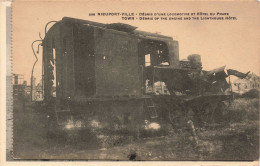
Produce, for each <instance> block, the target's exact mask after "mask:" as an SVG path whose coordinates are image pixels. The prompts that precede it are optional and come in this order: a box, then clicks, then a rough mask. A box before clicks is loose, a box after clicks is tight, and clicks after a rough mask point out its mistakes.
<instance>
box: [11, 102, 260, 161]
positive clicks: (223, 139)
mask: <svg viewBox="0 0 260 166" xmlns="http://www.w3.org/2000/svg"><path fill="white" fill-rule="evenodd" d="M258 110H259V100H258V99H246V98H239V99H235V100H234V101H233V103H232V104H231V106H230V107H229V108H228V113H227V114H226V115H225V116H224V117H223V118H224V120H223V122H221V123H217V124H211V125H206V126H203V127H200V128H196V133H197V137H198V144H196V143H195V140H194V137H193V136H192V135H191V133H190V132H188V131H185V130H180V131H178V132H177V131H174V130H169V131H168V132H167V134H158V133H156V131H151V132H150V134H146V136H140V137H139V138H136V137H133V136H129V135H125V134H111V133H109V132H102V133H100V132H97V131H95V130H93V129H92V128H87V129H84V130H80V131H73V132H74V133H73V132H72V133H69V134H68V133H60V135H59V136H56V135H55V136H54V135H51V134H49V133H48V132H47V131H48V123H46V117H45V116H46V115H45V114H44V113H43V110H41V109H39V107H38V106H35V105H34V104H29V103H26V104H25V105H23V104H22V103H20V102H15V103H14V117H13V118H14V129H13V134H14V138H13V140H14V141H13V149H14V150H13V154H14V157H15V158H16V159H35V160H37V159H46V160H47V159H80V160H175V161H180V160H222V161H223V160H258V157H259V141H258V140H259V111H258ZM195 127H196V126H195ZM79 135H80V137H79Z"/></svg>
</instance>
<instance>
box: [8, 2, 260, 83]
mask: <svg viewBox="0 0 260 166" xmlns="http://www.w3.org/2000/svg"><path fill="white" fill-rule="evenodd" d="M91 12H95V13H97V12H135V13H136V14H138V13H139V12H152V13H155V12H163V13H166V12H168V13H178V12H182V13H183V12H196V13H197V12H222V13H229V14H230V15H231V16H235V17H237V20H236V21H234V20H233V21H226V20H225V21H202V20H201V21H169V20H167V21H166V20H164V21H154V20H152V21H139V20H134V21H132V20H131V21H123V20H122V19H121V17H98V16H95V17H93V16H92V17H90V16H88V15H89V13H91ZM64 16H67V17H74V18H80V19H86V20H92V21H96V22H101V23H115V22H121V23H127V24H130V25H133V26H137V27H138V29H139V30H144V31H148V32H160V34H163V35H167V36H171V37H173V38H174V39H175V40H178V41H179V46H180V48H179V51H180V59H184V58H186V57H187V56H188V55H190V54H200V55H201V58H202V64H203V69H206V70H210V69H213V68H217V67H220V66H223V65H226V66H227V68H233V69H237V70H240V71H242V72H247V71H252V72H254V73H259V62H260V61H259V57H260V28H259V27H260V10H259V4H258V5H257V3H255V2H250V3H249V2H138V3H137V2H135V3H133V2H108V1H107V2H73V3H72V2H18V1H16V2H14V3H13V20H12V23H13V40H12V41H13V51H12V53H13V73H17V74H24V75H25V79H26V80H27V81H28V82H29V80H30V74H31V68H32V65H33V63H34V61H35V58H34V55H33V53H32V50H31V43H32V41H34V40H36V39H39V35H38V34H39V32H41V35H42V37H44V27H45V24H46V23H47V22H48V21H51V20H56V21H58V20H61V19H62V17H64ZM38 56H39V57H40V58H39V59H40V61H39V63H37V65H36V68H35V75H36V77H37V82H38V81H39V79H40V76H41V58H42V57H41V54H39V55H38Z"/></svg>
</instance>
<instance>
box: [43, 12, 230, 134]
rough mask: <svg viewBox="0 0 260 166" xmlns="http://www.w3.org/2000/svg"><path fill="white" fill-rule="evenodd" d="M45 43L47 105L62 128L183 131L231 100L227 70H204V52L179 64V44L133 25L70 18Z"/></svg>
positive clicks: (52, 30) (56, 26)
mask: <svg viewBox="0 0 260 166" xmlns="http://www.w3.org/2000/svg"><path fill="white" fill-rule="evenodd" d="M51 22H53V21H51ZM51 22H50V23H51ZM47 25H48V24H47ZM47 25H46V27H45V32H46V28H47ZM41 45H42V46H43V66H42V67H43V78H42V80H43V89H44V91H43V92H44V103H46V104H47V105H49V107H51V108H52V109H51V110H53V115H54V117H55V119H56V122H57V124H59V125H61V126H62V125H67V124H68V123H73V124H74V125H75V124H78V126H81V127H82V126H86V125H90V123H91V121H93V120H95V121H96V122H98V123H100V124H101V126H102V127H106V128H110V129H117V128H124V127H125V128H129V131H131V130H134V131H137V130H139V128H140V126H141V125H142V124H143V123H144V121H146V122H147V121H150V122H152V121H157V122H158V123H168V124H172V125H173V127H174V128H178V127H179V126H182V125H181V124H184V125H185V123H187V122H188V121H190V120H192V121H194V122H196V123H197V124H202V123H204V122H209V121H212V120H214V119H215V118H216V117H217V116H219V115H221V113H222V112H221V110H223V107H225V101H228V100H229V99H231V98H232V95H231V93H229V89H231V88H230V85H229V84H228V82H227V81H226V77H228V75H227V74H226V73H225V72H224V68H225V67H221V68H218V69H214V70H212V71H204V70H202V65H201V60H200V56H199V55H190V56H189V57H188V60H186V61H180V60H179V50H178V49H179V47H178V41H175V40H173V38H171V37H167V36H163V35H159V34H154V33H148V32H143V31H139V30H136V27H133V26H130V25H127V24H121V23H114V24H101V23H96V22H91V21H86V20H80V19H74V18H68V17H64V18H63V19H62V20H61V21H58V22H56V23H55V24H54V25H53V26H52V27H51V28H50V29H49V30H48V32H46V34H45V38H44V39H43V40H42V43H41ZM54 87H55V88H54ZM54 89H56V90H55V91H54Z"/></svg>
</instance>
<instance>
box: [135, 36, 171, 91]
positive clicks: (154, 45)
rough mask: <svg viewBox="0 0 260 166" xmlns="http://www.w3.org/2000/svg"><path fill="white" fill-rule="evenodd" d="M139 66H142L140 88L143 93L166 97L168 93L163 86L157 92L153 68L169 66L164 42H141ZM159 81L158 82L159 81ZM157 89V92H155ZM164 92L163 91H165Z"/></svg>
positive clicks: (167, 50)
mask: <svg viewBox="0 0 260 166" xmlns="http://www.w3.org/2000/svg"><path fill="white" fill-rule="evenodd" d="M138 47H139V65H140V66H144V69H143V70H140V72H142V73H141V74H142V85H143V86H142V87H144V89H145V90H144V91H143V92H144V93H155V94H158V95H168V94H169V91H168V89H167V88H166V86H165V83H164V82H161V84H164V86H163V85H162V86H163V88H161V89H160V90H158V85H157V84H155V83H154V76H153V75H154V69H153V67H154V66H169V65H170V58H169V49H168V46H167V44H166V43H165V42H163V41H156V40H143V41H141V42H140V43H139V46H138ZM159 81H160V80H159ZM156 89H157V91H156ZM164 89H165V90H166V91H165V90H164Z"/></svg>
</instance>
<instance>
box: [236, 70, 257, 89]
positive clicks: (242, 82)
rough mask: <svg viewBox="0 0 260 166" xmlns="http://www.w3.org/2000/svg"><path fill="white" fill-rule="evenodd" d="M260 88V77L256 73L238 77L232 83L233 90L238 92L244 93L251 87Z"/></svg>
mask: <svg viewBox="0 0 260 166" xmlns="http://www.w3.org/2000/svg"><path fill="white" fill-rule="evenodd" d="M259 88H260V77H259V76H257V75H256V74H254V73H252V74H249V75H248V76H247V77H246V78H244V79H236V80H234V81H233V83H232V90H233V91H234V92H237V93H244V92H247V91H249V90H251V89H259Z"/></svg>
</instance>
